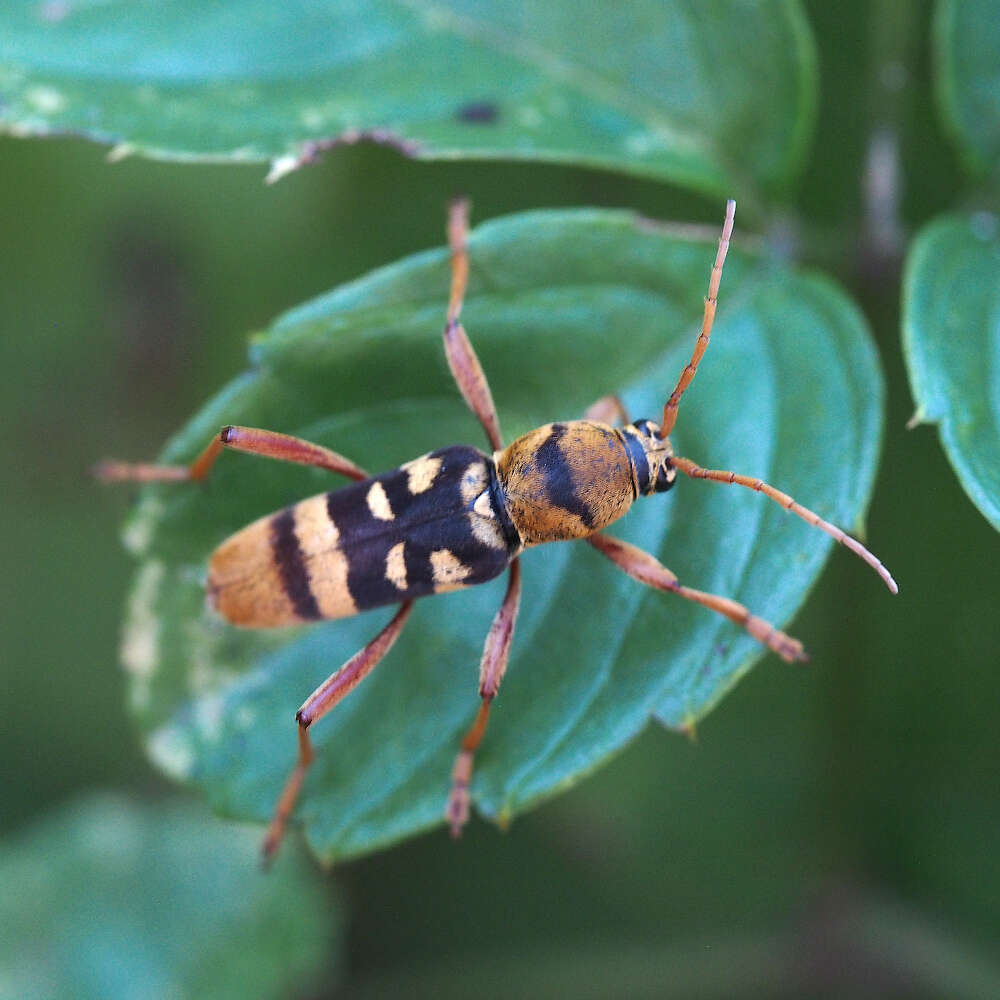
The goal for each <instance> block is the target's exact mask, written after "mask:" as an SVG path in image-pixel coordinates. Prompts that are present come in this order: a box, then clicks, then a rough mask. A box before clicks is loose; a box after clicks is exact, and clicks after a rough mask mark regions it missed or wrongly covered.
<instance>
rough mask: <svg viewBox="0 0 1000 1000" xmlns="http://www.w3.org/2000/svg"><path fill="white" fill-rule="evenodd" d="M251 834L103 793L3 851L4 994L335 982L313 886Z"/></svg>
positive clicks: (270, 987)
mask: <svg viewBox="0 0 1000 1000" xmlns="http://www.w3.org/2000/svg"><path fill="white" fill-rule="evenodd" d="M257 847H258V845H257V837H256V834H255V833H254V832H251V831H249V830H247V829H245V828H239V827H235V826H233V825H228V824H227V825H223V824H221V823H219V822H218V821H217V820H210V819H208V818H207V817H205V816H204V815H203V814H202V813H201V812H200V811H198V810H194V809H191V808H190V807H187V806H181V805H178V804H166V805H164V804H160V805H148V806H144V805H138V804H136V803H135V802H130V801H128V800H127V799H124V798H121V797H119V796H113V795H95V796H92V797H90V798H88V799H82V800H80V801H78V802H76V803H74V804H71V805H69V806H66V807H64V808H62V809H61V810H59V811H58V812H57V813H55V814H54V815H51V816H49V817H47V818H46V819H44V820H42V821H41V822H39V823H36V824H35V825H34V826H32V827H31V828H29V829H28V830H27V831H25V832H24V833H23V834H21V835H20V836H19V837H17V838H15V839H11V840H8V841H6V842H4V843H2V844H0V882H2V884H3V887H4V891H3V893H0V996H2V997H9V998H11V1000H13V998H15V997H31V998H33V1000H44V998H48V997H74V998H77V1000H86V998H89V997H94V998H100V1000H115V998H118V997H121V998H129V1000H134V998H136V997H176V998H178V1000H181V998H184V997H192V998H193V997H197V998H198V1000H224V998H232V1000H237V998H242V997H247V996H254V997H287V996H289V995H290V993H289V991H290V990H294V988H295V987H296V986H299V987H302V986H308V985H310V984H311V983H315V982H316V981H322V980H324V979H329V976H330V973H331V971H332V968H331V965H332V961H333V959H331V946H332V943H333V942H332V939H333V937H334V933H333V928H332V926H331V921H330V914H329V905H328V903H327V902H326V900H325V897H324V895H323V893H321V892H320V891H319V887H318V886H317V884H316V877H315V875H314V874H313V873H312V872H311V871H309V870H307V868H306V866H305V865H304V864H303V863H302V859H301V858H300V857H299V858H296V857H295V856H294V855H293V853H292V852H289V855H288V857H287V858H281V859H279V861H278V864H277V869H276V870H275V871H273V872H271V873H269V875H268V876H265V875H263V874H262V873H261V871H260V869H259V865H258V864H257V859H258V851H257Z"/></svg>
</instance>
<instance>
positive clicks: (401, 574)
mask: <svg viewBox="0 0 1000 1000" xmlns="http://www.w3.org/2000/svg"><path fill="white" fill-rule="evenodd" d="M405 547H406V542H397V543H396V544H395V545H393V547H392V548H391V549H389V553H388V555H387V556H386V557H385V578H386V579H387V580H388V581H389V582H390V583H391V584H392V585H393V586H395V587H396V588H397V589H398V590H406V560H405V559H404V558H403V549H404V548H405Z"/></svg>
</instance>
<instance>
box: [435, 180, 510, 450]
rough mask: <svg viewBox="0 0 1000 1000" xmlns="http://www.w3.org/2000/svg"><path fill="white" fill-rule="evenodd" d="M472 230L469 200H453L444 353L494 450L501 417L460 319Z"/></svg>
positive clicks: (499, 439)
mask: <svg viewBox="0 0 1000 1000" xmlns="http://www.w3.org/2000/svg"><path fill="white" fill-rule="evenodd" d="M468 232H469V203H468V202H467V201H465V200H464V199H460V200H458V201H453V202H452V203H451V205H450V207H449V210H448V245H449V246H450V247H451V295H450V296H449V298H448V319H447V321H446V323H445V326H444V353H445V356H446V357H447V358H448V367H449V368H450V369H451V374H452V376H453V377H454V379H455V382H456V383H457V384H458V388H459V389H460V390H461V393H462V397H463V398H464V399H465V402H466V403H467V404H468V406H469V409H470V410H472V412H473V413H474V414H475V415H476V416H477V417H478V418H479V422H480V423H481V424H482V425H483V430H484V431H486V436H487V438H489V441H490V446H491V447H492V448H493V450H494V451H500V450H501V449H502V448H503V438H502V437H501V435H500V419H499V417H497V410H496V406H494V404H493V394H492V393H491V392H490V384H489V382H487V381H486V376H485V375H484V374H483V367H482V365H481V364H480V363H479V358H478V357H477V356H476V352H475V350H473V347H472V344H471V343H470V341H469V338H468V336H467V335H466V332H465V329H464V328H463V327H462V324H461V323H460V322H459V321H458V317H459V315H460V313H461V312H462V302H463V301H464V299H465V287H466V284H467V282H468V278H469V250H468V245H467V243H466V237H467V235H468Z"/></svg>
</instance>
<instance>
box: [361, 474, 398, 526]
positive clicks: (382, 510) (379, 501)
mask: <svg viewBox="0 0 1000 1000" xmlns="http://www.w3.org/2000/svg"><path fill="white" fill-rule="evenodd" d="M365 499H366V500H367V501H368V509H369V510H370V511H371V512H372V517H377V518H378V519H379V520H380V521H391V520H392V519H393V518H394V517H395V516H396V515H395V514H393V512H392V507H390V506H389V498H388V497H387V496H386V495H385V490H384V489H382V484H381V483H379V482H375V483H372V485H371V488H370V489H369V490H368V496H367V497H365Z"/></svg>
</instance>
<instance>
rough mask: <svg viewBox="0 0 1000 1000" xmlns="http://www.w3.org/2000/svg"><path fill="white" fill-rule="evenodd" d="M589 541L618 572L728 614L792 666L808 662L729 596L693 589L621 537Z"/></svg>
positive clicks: (797, 646)
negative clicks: (622, 571)
mask: <svg viewBox="0 0 1000 1000" xmlns="http://www.w3.org/2000/svg"><path fill="white" fill-rule="evenodd" d="M587 541H588V542H590V544H591V545H593V546H594V548H595V549H597V551H598V552H600V553H602V554H603V555H606V556H607V557H608V558H609V559H610V560H611V561H612V562H613V563H614V564H615V565H616V566H617V567H618V568H619V569H621V570H624V571H625V572H626V573H628V575H629V576H631V577H633V578H634V579H636V580H638V581H639V582H640V583H644V584H646V586H648V587H655V588H656V589H657V590H669V591H672V592H673V593H675V594H677V595H679V596H680V597H683V598H686V599H687V600H689V601H694V602H695V603H696V604H701V605H704V607H706V608H711V609H712V610H713V611H717V612H718V613H719V614H720V615H725V616H726V617H727V618H728V619H729V620H730V621H733V622H736V624H737V625H741V626H742V627H743V628H745V629H746V630H747V631H748V632H749V633H750V634H751V635H752V636H753V637H754V638H755V639H756V640H757V641H758V642H760V643H763V644H764V645H765V646H767V648H768V649H771V650H774V652H775V653H777V654H778V656H780V657H781V658H782V659H783V660H786V661H787V662H789V663H793V662H794V661H795V660H808V659H809V657H808V656H807V655H806V653H805V651H804V650H803V648H802V643H801V642H799V641H798V639H793V638H792V637H791V636H789V635H786V634H785V633H784V632H781V631H779V630H778V629H776V628H775V627H774V626H773V625H772V624H771V623H770V622H766V621H764V619H763V618H758V617H757V616H756V615H752V614H750V612H749V611H748V610H747V609H746V608H745V607H744V606H743V605H742V604H739V603H738V602H736V601H733V600H731V599H730V598H728V597H720V596H719V595H718V594H707V593H705V592H704V591H703V590H693V589H692V588H691V587H685V586H683V585H682V584H681V583H679V582H678V580H677V577H676V576H675V575H674V574H673V573H671V572H670V570H669V569H667V567H666V566H664V565H663V564H662V563H661V562H660V561H659V560H657V559H656V558H654V557H653V556H651V555H650V554H649V553H648V552H643V550H642V549H639V548H636V546H634V545H630V544H629V543H628V542H623V541H622V540H621V539H620V538H614V537H613V536H612V535H603V534H601V533H600V532H597V533H595V534H593V535H590V536H589V537H588V538H587Z"/></svg>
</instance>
